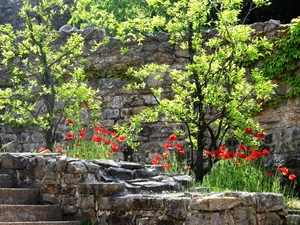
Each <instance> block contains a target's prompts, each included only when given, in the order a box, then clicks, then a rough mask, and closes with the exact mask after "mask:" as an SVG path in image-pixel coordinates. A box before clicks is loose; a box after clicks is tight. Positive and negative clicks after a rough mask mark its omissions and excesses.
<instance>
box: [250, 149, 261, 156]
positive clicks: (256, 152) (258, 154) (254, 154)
mask: <svg viewBox="0 0 300 225" xmlns="http://www.w3.org/2000/svg"><path fill="white" fill-rule="evenodd" d="M252 155H253V156H255V157H256V158H260V157H261V155H262V153H261V152H260V151H257V150H254V151H253V152H252Z"/></svg>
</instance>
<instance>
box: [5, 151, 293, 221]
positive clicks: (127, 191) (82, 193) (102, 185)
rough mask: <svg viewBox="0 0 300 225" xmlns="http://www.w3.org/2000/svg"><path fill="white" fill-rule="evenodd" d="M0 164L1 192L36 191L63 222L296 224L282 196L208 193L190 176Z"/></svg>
mask: <svg viewBox="0 0 300 225" xmlns="http://www.w3.org/2000/svg"><path fill="white" fill-rule="evenodd" d="M0 162H1V164H0V181H1V185H2V187H3V186H5V187H6V188H9V187H15V188H21V187H23V188H24V187H27V188H38V189H39V190H40V194H41V196H40V198H41V199H40V201H41V202H42V203H43V204H52V205H59V206H61V208H62V213H63V218H64V219H69V220H70V219H91V220H92V221H93V222H94V223H95V224H109V225H116V224H124V225H126V224H174V225H177V224H178V225H180V224H185V225H196V224H207V225H214V224H228V225H232V224H240V225H242V224H257V225H266V224H275V225H276V224H278V225H279V224H292V223H291V222H292V221H295V219H294V218H293V217H290V216H288V213H287V210H286V208H285V204H284V198H283V196H282V195H280V194H273V193H246V192H225V193H205V192H203V190H204V191H207V190H206V189H205V188H204V189H203V188H202V189H201V188H198V189H197V188H192V187H191V185H192V184H193V182H192V181H193V180H192V178H191V177H190V176H188V175H169V174H168V175H167V174H165V173H164V171H163V167H160V166H154V167H153V166H151V167H148V166H144V165H141V164H137V163H128V162H120V163H116V162H113V161H111V160H91V161H85V160H80V159H73V158H67V157H64V156H61V155H58V154H29V153H27V154H25V153H23V154H16V153H6V154H1V155H0ZM191 190H193V191H192V192H191ZM197 190H198V191H197ZM200 191H202V192H200Z"/></svg>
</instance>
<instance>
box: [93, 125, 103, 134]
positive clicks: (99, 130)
mask: <svg viewBox="0 0 300 225" xmlns="http://www.w3.org/2000/svg"><path fill="white" fill-rule="evenodd" d="M94 129H95V130H96V131H97V132H98V133H101V132H102V131H103V128H102V127H100V126H97V125H95V126H94Z"/></svg>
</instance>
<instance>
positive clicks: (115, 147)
mask: <svg viewBox="0 0 300 225" xmlns="http://www.w3.org/2000/svg"><path fill="white" fill-rule="evenodd" d="M111 150H112V151H113V152H116V151H119V150H120V147H119V145H118V144H117V143H113V144H112V146H111Z"/></svg>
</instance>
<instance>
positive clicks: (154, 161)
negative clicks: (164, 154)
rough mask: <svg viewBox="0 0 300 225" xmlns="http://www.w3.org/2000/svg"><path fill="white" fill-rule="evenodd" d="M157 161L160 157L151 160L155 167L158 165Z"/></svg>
mask: <svg viewBox="0 0 300 225" xmlns="http://www.w3.org/2000/svg"><path fill="white" fill-rule="evenodd" d="M159 160H160V156H159V155H158V156H156V157H155V158H154V159H152V161H151V162H152V164H155V165H157V164H158V163H159Z"/></svg>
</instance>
